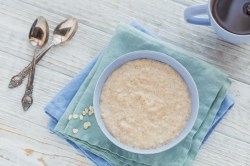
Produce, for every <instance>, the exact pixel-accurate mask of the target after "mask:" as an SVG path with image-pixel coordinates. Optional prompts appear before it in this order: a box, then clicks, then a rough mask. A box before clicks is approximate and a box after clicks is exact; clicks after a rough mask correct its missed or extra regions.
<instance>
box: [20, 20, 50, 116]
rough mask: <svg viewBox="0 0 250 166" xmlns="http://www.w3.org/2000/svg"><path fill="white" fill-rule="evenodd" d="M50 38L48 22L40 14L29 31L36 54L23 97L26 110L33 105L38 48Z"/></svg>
mask: <svg viewBox="0 0 250 166" xmlns="http://www.w3.org/2000/svg"><path fill="white" fill-rule="evenodd" d="M48 39H49V26H48V23H47V21H46V19H45V18H44V17H42V16H40V17H38V18H37V19H36V20H35V21H34V23H33V24H32V27H31V29H30V33H29V41H30V43H31V45H33V46H34V47H36V48H35V50H34V55H33V59H32V62H31V64H32V65H31V70H30V74H29V78H28V83H27V85H26V89H25V94H24V96H23V98H22V104H23V109H24V111H27V110H28V109H29V107H30V106H31V104H32V103H33V98H32V92H33V81H34V76H35V67H36V63H35V60H36V53H37V50H38V48H42V47H43V46H44V45H45V44H46V43H47V42H48Z"/></svg>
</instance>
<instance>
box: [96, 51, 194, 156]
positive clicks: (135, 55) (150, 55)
mask: <svg viewBox="0 0 250 166" xmlns="http://www.w3.org/2000/svg"><path fill="white" fill-rule="evenodd" d="M141 58H147V59H153V60H157V61H160V62H163V63H166V64H168V65H170V66H171V67H172V68H174V69H175V70H176V71H177V72H178V73H179V74H180V75H181V76H182V78H183V79H184V80H185V82H186V84H187V86H188V89H189V92H190V95H191V98H192V112H191V115H190V117H189V119H188V122H187V124H186V126H185V128H184V129H183V130H182V132H181V133H180V134H179V136H177V137H176V138H175V139H174V140H172V141H171V142H169V143H167V144H165V145H163V146H161V147H158V148H155V149H138V148H133V147H130V146H128V145H125V144H123V143H121V142H119V141H118V140H117V139H116V138H115V137H113V136H112V135H111V133H110V132H109V131H108V129H107V128H106V127H105V124H104V122H103V120H102V118H101V115H100V111H101V110H100V95H101V93H102V87H103V84H104V83H105V82H106V80H107V79H108V77H109V76H110V74H112V72H113V71H114V70H116V69H117V68H119V67H120V66H121V65H123V64H124V63H126V62H129V61H132V60H136V59H141ZM93 103H94V110H95V117H96V120H97V123H98V125H99V127H100V128H101V130H102V132H103V133H104V134H105V136H106V137H107V138H108V139H109V140H110V141H111V142H112V143H114V144H115V145H117V146H118V147H120V148H122V149H124V150H127V151H130V152H133V153H139V154H154V153H159V152H163V151H165V150H168V149H170V148H172V147H174V146H175V145H177V144H178V143H179V142H181V141H182V140H183V139H184V138H185V137H186V136H187V135H188V133H189V132H190V131H191V129H192V127H193V125H194V123H195V121H196V118H197V115H198V109H199V95H198V90H197V87H196V84H195V82H194V80H193V78H192V76H191V75H190V74H189V72H188V71H187V70H186V68H185V67H184V66H182V65H181V64H180V63H179V62H178V61H176V60H175V59H173V58H171V57H170V56H168V55H166V54H163V53H159V52H154V51H136V52H131V53H128V54H125V55H123V56H121V57H120V58H118V59H116V60H115V61H114V62H112V63H111V64H110V65H109V66H108V67H107V68H106V69H105V70H104V72H103V73H102V75H101V77H100V78H99V80H98V82H97V85H96V87H95V92H94V99H93ZM124 134H126V133H124ZM145 139H147V138H145Z"/></svg>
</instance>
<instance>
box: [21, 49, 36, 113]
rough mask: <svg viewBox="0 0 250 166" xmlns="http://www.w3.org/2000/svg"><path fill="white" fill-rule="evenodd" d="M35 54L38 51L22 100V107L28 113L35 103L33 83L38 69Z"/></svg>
mask: <svg viewBox="0 0 250 166" xmlns="http://www.w3.org/2000/svg"><path fill="white" fill-rule="evenodd" d="M35 53H36V50H35V52H34V56H33V59H32V62H31V70H30V73H29V78H28V83H27V85H26V89H25V93H24V96H23V98H22V105H23V110H24V111H27V110H28V109H29V108H30V106H31V105H32V103H33V97H32V92H33V82H34V76H35V67H36V56H35Z"/></svg>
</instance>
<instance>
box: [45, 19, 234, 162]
mask: <svg viewBox="0 0 250 166" xmlns="http://www.w3.org/2000/svg"><path fill="white" fill-rule="evenodd" d="M131 25H132V26H131ZM131 25H124V24H121V25H119V26H118V27H117V29H116V32H115V34H114V36H113V37H112V39H111V41H110V43H109V45H108V46H107V47H106V48H105V49H104V50H103V51H102V52H101V53H99V54H98V55H97V57H96V58H95V59H94V60H93V61H92V62H91V63H90V64H89V65H88V66H87V67H86V68H85V69H84V70H83V71H82V72H81V73H80V74H79V75H77V76H76V77H75V78H74V79H73V80H72V81H71V82H70V83H69V84H68V85H67V86H66V87H65V88H64V89H63V90H62V91H61V92H59V94H58V95H57V96H56V97H55V98H54V99H53V100H52V101H51V102H50V103H49V104H48V105H47V106H46V108H45V112H46V113H47V114H48V115H50V117H51V118H52V121H51V123H50V125H49V128H50V129H51V130H52V131H53V132H54V133H56V134H57V135H58V136H60V137H61V138H63V139H65V140H66V141H68V142H69V143H70V144H71V145H73V146H74V147H75V148H76V149H78V150H79V151H80V152H82V153H83V154H84V155H86V156H87V157H88V158H89V159H90V160H92V161H93V162H95V163H96V164H97V165H131V166H134V165H135V166H158V165H159V166H161V165H163V166H181V165H191V164H192V162H193V160H194V159H195V156H196V155H197V152H198V150H199V148H200V146H201V145H202V143H203V142H204V141H205V140H206V139H207V137H208V136H209V134H210V133H211V131H212V130H213V129H214V127H215V126H216V124H217V123H218V122H219V121H220V119H221V118H222V117H223V116H224V114H225V113H226V112H227V111H228V110H229V108H230V107H231V106H232V105H233V100H232V99H230V97H228V96H227V95H226V92H227V90H228V88H229V86H230V80H229V79H228V76H227V75H225V74H224V73H222V72H220V71H219V70H218V69H216V68H215V67H214V66H211V65H209V64H207V63H205V62H203V61H201V60H199V59H196V58H194V57H192V55H190V54H189V53H187V52H185V51H184V50H182V49H181V48H178V47H176V46H174V45H171V44H169V43H164V42H163V41H161V40H160V39H158V38H157V37H156V35H154V34H153V33H151V32H150V31H148V30H146V29H145V28H143V27H142V26H141V25H140V24H138V23H136V22H133V23H132V24H131ZM138 50H152V51H158V52H162V53H165V54H167V55H169V56H171V57H173V58H174V59H176V60H177V61H179V62H180V63H181V64H182V65H183V66H185V67H186V69H187V70H188V71H189V72H190V74H191V75H192V77H193V79H194V81H195V83H196V85H197V88H198V92H199V99H200V105H199V114H198V117H197V120H196V122H195V125H194V127H193V129H192V130H191V132H190V133H189V134H188V136H187V137H186V138H185V139H184V140H183V141H182V142H181V143H179V144H178V145H176V146H175V147H173V148H171V149H169V150H167V151H164V152H161V153H157V154H150V155H142V154H135V153H131V152H128V151H125V150H123V149H120V148H119V147H117V146H115V145H114V144H113V143H111V142H110V141H109V140H108V139H107V138H106V137H105V135H104V134H103V133H102V131H101V130H100V128H99V127H98V124H97V122H96V120H95V117H94V116H85V117H84V120H82V121H81V120H69V118H68V117H69V115H70V114H77V115H80V114H81V113H82V111H83V110H84V109H85V108H88V107H89V106H92V105H93V92H94V88H95V85H96V83H97V81H98V78H99V77H100V75H101V73H102V72H103V70H104V69H105V68H106V67H107V66H108V65H109V64H110V63H111V62H113V61H114V60H115V59H117V58H118V57H120V56H122V55H123V54H126V53H129V52H132V51H138ZM86 121H90V122H91V127H90V128H88V129H87V130H86V129H84V128H83V127H82V125H83V123H84V122H86ZM73 129H78V132H77V133H73Z"/></svg>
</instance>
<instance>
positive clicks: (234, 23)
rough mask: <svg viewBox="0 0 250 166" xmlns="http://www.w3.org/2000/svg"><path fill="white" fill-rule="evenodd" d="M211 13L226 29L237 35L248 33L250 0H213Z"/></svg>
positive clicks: (249, 30)
mask: <svg viewBox="0 0 250 166" xmlns="http://www.w3.org/2000/svg"><path fill="white" fill-rule="evenodd" d="M212 14H213V17H214V18H215V20H216V22H217V23H218V24H219V25H220V26H221V27H223V28H224V29H226V30H227V31H229V32H232V33H235V34H239V35H247V34H250V0H214V1H213V5H212Z"/></svg>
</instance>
